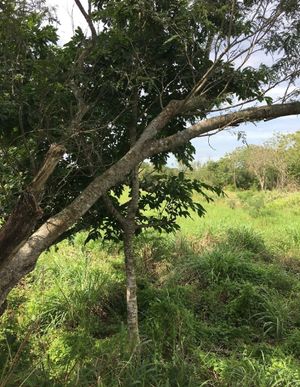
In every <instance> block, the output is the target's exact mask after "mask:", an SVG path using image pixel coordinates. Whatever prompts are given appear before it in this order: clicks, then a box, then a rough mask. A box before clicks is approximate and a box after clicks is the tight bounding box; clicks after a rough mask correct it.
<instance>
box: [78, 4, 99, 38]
mask: <svg viewBox="0 0 300 387" xmlns="http://www.w3.org/2000/svg"><path fill="white" fill-rule="evenodd" d="M75 3H76V5H77V7H78V8H79V10H80V12H81V13H82V15H83V17H84V18H85V20H86V22H87V24H88V26H89V28H90V30H91V34H92V38H93V39H94V38H96V36H97V32H96V28H95V26H94V24H93V21H92V19H91V16H90V14H88V13H87V12H86V10H85V9H84V7H83V5H82V4H81V1H80V0H75Z"/></svg>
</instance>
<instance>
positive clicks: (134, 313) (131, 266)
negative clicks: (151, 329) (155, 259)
mask: <svg viewBox="0 0 300 387" xmlns="http://www.w3.org/2000/svg"><path fill="white" fill-rule="evenodd" d="M123 236H124V241H123V242H124V254H125V270H126V302H127V329H128V336H129V342H130V345H131V347H132V349H134V348H135V347H137V346H138V345H139V344H140V335H139V321H138V304H137V285H136V274H135V254H134V247H133V241H134V228H132V225H130V224H129V225H127V227H126V228H125V230H124V234H123Z"/></svg>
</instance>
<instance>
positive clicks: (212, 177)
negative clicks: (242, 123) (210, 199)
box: [190, 131, 300, 190]
mask: <svg viewBox="0 0 300 387" xmlns="http://www.w3.org/2000/svg"><path fill="white" fill-rule="evenodd" d="M190 173H191V174H192V175H193V177H196V178H198V179H200V180H202V181H205V182H206V183H210V184H213V185H220V186H222V187H226V188H233V189H250V188H256V189H259V190H271V189H297V188H299V187H300V131H298V132H296V133H293V134H287V135H283V134H278V135H276V136H274V137H273V138H272V139H271V140H269V141H268V142H266V143H265V144H264V145H247V144H245V145H244V146H242V147H239V148H237V149H235V150H234V151H233V152H231V153H228V154H226V155H225V156H224V157H222V158H221V159H220V160H218V161H212V160H210V161H207V162H206V163H204V164H201V163H194V164H193V170H192V171H191V172H190Z"/></svg>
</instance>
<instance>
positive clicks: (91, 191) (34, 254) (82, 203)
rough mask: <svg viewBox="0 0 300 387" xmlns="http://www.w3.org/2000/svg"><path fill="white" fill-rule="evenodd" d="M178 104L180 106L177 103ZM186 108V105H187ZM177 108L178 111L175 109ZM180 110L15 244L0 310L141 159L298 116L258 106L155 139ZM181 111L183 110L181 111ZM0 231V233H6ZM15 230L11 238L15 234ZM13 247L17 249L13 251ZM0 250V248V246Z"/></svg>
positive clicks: (297, 106)
mask: <svg viewBox="0 0 300 387" xmlns="http://www.w3.org/2000/svg"><path fill="white" fill-rule="evenodd" d="M179 105H180V104H179ZM186 106H187V105H186ZM176 109H178V110H176ZM180 112H181V111H180V109H179V107H178V106H176V104H170V106H169V105H168V106H167V107H166V108H164V109H163V110H162V112H161V113H160V114H159V115H158V116H157V117H155V118H154V119H153V120H152V121H151V122H150V123H149V125H148V126H147V128H146V129H145V130H144V132H143V134H142V135H141V137H140V138H139V139H138V140H137V142H136V144H135V146H134V147H133V148H131V149H130V150H129V151H128V152H127V154H126V155H124V156H123V157H122V158H121V159H120V160H119V161H117V162H116V163H115V164H114V165H113V166H112V167H110V168H109V169H108V170H106V171H105V172H104V173H103V174H102V175H101V176H98V177H96V178H95V179H94V180H93V181H92V182H91V183H90V184H89V185H88V186H87V187H86V188H85V189H84V190H83V191H82V193H81V194H80V195H79V196H78V197H77V198H76V199H75V200H74V201H73V202H72V203H70V204H69V205H68V206H67V207H65V208H64V209H63V210H62V211H60V212H59V213H58V214H56V215H54V216H53V217H52V218H50V219H48V220H47V221H46V222H45V223H44V224H43V225H42V226H41V227H40V228H39V229H38V230H37V231H36V232H34V234H32V235H31V236H30V237H29V238H28V239H27V240H26V241H25V242H24V239H26V237H25V238H24V239H23V240H21V243H20V244H18V243H15V245H14V248H13V249H12V250H13V252H12V253H10V254H9V260H8V259H5V260H4V261H5V264H4V265H2V264H1V267H0V310H1V307H2V305H3V303H4V302H5V299H6V297H7V295H8V293H9V292H10V290H11V289H12V288H13V287H14V286H16V285H17V284H18V282H19V281H20V280H21V279H22V278H23V277H24V276H25V275H26V274H27V273H29V272H30V271H31V270H32V269H33V268H34V267H35V264H36V261H37V259H38V257H39V255H40V254H41V253H42V252H43V251H45V250H46V249H47V248H49V247H50V246H51V245H52V244H53V243H54V242H55V241H56V240H57V238H58V237H59V236H61V235H62V234H63V233H64V232H65V231H67V230H68V229H69V228H70V227H71V226H72V225H73V224H74V223H75V222H76V221H77V220H78V219H79V218H80V217H82V216H83V215H84V214H85V213H86V212H87V211H88V210H89V209H90V208H91V206H92V205H93V204H94V203H95V202H96V201H97V200H98V199H99V198H100V197H101V196H102V195H103V194H105V193H106V192H107V191H108V190H109V189H110V188H111V187H113V186H114V185H116V184H118V183H120V182H122V181H123V180H124V178H125V176H126V175H127V174H128V173H130V171H132V169H133V168H134V167H135V166H136V165H138V164H139V163H140V162H141V161H143V160H144V159H146V158H148V157H151V156H154V155H155V154H158V153H160V152H166V151H170V150H172V149H174V148H176V147H178V146H181V145H183V144H185V143H186V142H188V141H189V140H191V139H193V138H195V137H197V136H200V135H204V134H206V133H210V132H213V131H214V130H216V129H219V130H222V129H225V128H226V127H229V126H231V125H236V124H239V123H241V122H248V121H259V120H263V119H272V118H276V117H281V116H288V115H293V114H299V113H300V103H290V104H278V105H271V106H260V107H258V108H250V109H245V110H242V111H239V112H234V113H229V114H225V115H223V116H218V117H212V118H209V119H206V120H201V121H200V122H199V123H196V124H195V125H191V126H190V127H188V128H187V129H184V130H183V131H181V132H177V133H176V134H173V135H170V136H167V137H163V138H155V137H156V135H157V134H158V133H159V132H160V130H162V129H163V128H164V127H165V126H166V125H167V124H168V123H169V122H170V120H171V119H172V118H173V117H174V116H176V115H177V114H179V113H180ZM182 112H184V110H182ZM5 227H6V226H4V230H3V229H2V230H1V232H0V233H1V234H2V233H3V234H5V233H6V231H5ZM16 233H17V231H14V232H11V234H10V235H15V236H16V235H17V234H16ZM15 247H16V249H15ZM0 251H1V247H0Z"/></svg>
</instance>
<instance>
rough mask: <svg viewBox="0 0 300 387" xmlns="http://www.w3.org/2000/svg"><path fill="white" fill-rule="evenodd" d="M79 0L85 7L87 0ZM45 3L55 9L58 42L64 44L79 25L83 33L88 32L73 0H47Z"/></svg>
mask: <svg viewBox="0 0 300 387" xmlns="http://www.w3.org/2000/svg"><path fill="white" fill-rule="evenodd" d="M81 2H82V5H83V6H85V7H86V8H87V0H81ZM46 3H47V5H48V6H49V7H54V8H55V9H56V14H57V18H58V20H59V23H60V24H59V25H58V35H59V37H60V39H59V42H60V44H65V43H66V42H68V41H69V40H70V38H71V37H72V35H73V33H74V30H75V29H76V27H77V26H80V27H81V28H82V30H83V32H84V33H88V28H87V23H86V21H85V19H84V17H83V16H82V14H81V13H80V11H79V10H78V7H77V5H76V4H75V2H74V0H60V1H59V0H47V1H46Z"/></svg>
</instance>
